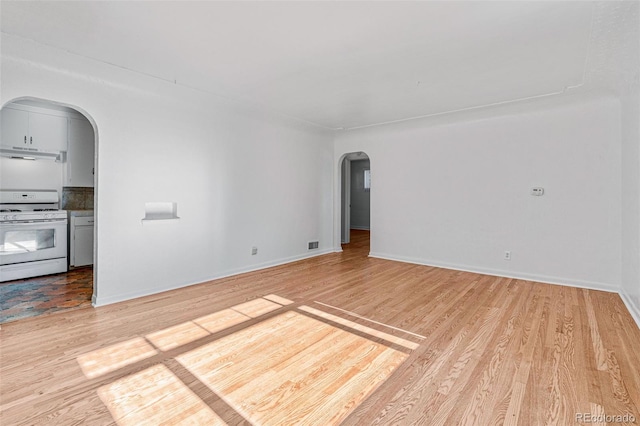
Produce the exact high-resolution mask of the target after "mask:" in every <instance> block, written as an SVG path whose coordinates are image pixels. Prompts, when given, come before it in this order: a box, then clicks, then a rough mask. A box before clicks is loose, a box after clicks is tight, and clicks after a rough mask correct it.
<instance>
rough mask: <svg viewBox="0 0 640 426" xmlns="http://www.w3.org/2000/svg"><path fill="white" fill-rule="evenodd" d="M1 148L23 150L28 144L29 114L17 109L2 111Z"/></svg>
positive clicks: (4, 109)
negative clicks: (9, 147) (18, 148)
mask: <svg viewBox="0 0 640 426" xmlns="http://www.w3.org/2000/svg"><path fill="white" fill-rule="evenodd" d="M1 118H2V140H1V141H0V143H1V144H2V145H3V146H11V147H14V146H15V147H20V148H24V147H26V146H28V144H29V113H28V112H27V111H20V110H18V109H12V108H3V109H2V114H1Z"/></svg>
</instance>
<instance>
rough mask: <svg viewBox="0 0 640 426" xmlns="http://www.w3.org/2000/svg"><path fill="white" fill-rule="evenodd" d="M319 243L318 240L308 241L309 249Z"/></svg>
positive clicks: (315, 247)
mask: <svg viewBox="0 0 640 426" xmlns="http://www.w3.org/2000/svg"><path fill="white" fill-rule="evenodd" d="M319 245H320V243H319V242H318V241H309V250H315V249H317V248H318V247H319Z"/></svg>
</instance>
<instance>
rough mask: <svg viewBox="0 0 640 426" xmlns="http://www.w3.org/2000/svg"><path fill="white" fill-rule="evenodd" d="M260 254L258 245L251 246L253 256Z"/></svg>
mask: <svg viewBox="0 0 640 426" xmlns="http://www.w3.org/2000/svg"><path fill="white" fill-rule="evenodd" d="M256 254H258V247H251V256H255V255H256Z"/></svg>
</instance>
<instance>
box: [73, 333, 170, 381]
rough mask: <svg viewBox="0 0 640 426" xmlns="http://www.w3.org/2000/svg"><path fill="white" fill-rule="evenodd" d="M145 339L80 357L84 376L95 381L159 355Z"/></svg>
mask: <svg viewBox="0 0 640 426" xmlns="http://www.w3.org/2000/svg"><path fill="white" fill-rule="evenodd" d="M157 353H158V351H157V350H156V349H154V348H153V346H151V345H150V344H149V343H148V342H147V341H146V340H145V339H144V338H143V337H136V338H133V339H130V340H127V341H124V342H120V343H116V344H115V345H111V346H107V347H106V348H101V349H98V350H95V351H92V352H89V353H86V354H84V355H80V356H79V357H78V364H80V368H82V372H83V373H84V375H85V376H86V377H87V378H89V379H93V378H95V377H98V376H102V375H103V374H106V373H110V372H112V371H115V370H119V369H120V368H122V367H125V366H127V365H129V364H133V363H136V362H138V361H141V360H143V359H146V358H150V357H152V356H154V355H155V354H157Z"/></svg>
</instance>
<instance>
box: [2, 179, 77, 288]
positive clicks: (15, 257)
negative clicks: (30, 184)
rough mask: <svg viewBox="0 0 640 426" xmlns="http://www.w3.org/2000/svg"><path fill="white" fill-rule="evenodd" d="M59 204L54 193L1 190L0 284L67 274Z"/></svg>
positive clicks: (63, 213) (64, 232)
mask: <svg viewBox="0 0 640 426" xmlns="http://www.w3.org/2000/svg"><path fill="white" fill-rule="evenodd" d="M59 201H60V199H59V197H58V192H57V191H53V190H43V191H35V190H27V191H20V190H2V191H0V282H1V281H9V280H16V279H21V278H28V277H33V276H38V275H47V274H54V273H59V272H65V271H67V269H68V265H67V212H66V211H65V210H60V209H59V205H60V204H59Z"/></svg>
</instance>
